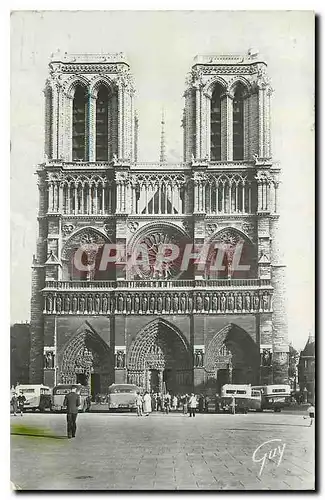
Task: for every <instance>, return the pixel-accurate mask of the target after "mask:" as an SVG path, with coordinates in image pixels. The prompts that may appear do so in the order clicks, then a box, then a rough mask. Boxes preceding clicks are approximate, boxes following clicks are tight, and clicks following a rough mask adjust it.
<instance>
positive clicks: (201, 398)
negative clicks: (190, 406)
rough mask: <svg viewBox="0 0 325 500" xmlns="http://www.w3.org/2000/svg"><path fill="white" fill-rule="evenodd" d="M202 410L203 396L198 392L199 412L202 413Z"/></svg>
mask: <svg viewBox="0 0 325 500" xmlns="http://www.w3.org/2000/svg"><path fill="white" fill-rule="evenodd" d="M203 410H204V397H203V394H200V397H199V412H200V413H203Z"/></svg>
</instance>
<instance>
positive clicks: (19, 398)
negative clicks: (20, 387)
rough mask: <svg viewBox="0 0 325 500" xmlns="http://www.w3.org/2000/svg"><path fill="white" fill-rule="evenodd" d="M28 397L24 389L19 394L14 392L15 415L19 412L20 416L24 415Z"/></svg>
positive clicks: (12, 399) (13, 407)
mask: <svg viewBox="0 0 325 500" xmlns="http://www.w3.org/2000/svg"><path fill="white" fill-rule="evenodd" d="M25 402H26V398H25V396H24V393H23V391H20V392H19V394H17V393H16V392H14V393H13V395H12V397H11V401H10V403H11V406H12V411H13V414H14V416H16V415H17V412H19V413H20V416H21V417H22V416H23V413H24V406H25Z"/></svg>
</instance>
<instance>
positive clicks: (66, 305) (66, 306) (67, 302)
mask: <svg viewBox="0 0 325 500" xmlns="http://www.w3.org/2000/svg"><path fill="white" fill-rule="evenodd" d="M64 310H65V312H70V297H69V295H67V296H66V297H65V300H64Z"/></svg>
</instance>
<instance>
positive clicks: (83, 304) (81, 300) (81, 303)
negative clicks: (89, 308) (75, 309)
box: [79, 295, 85, 313]
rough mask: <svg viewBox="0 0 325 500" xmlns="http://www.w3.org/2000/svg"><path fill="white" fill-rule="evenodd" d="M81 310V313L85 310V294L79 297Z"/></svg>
mask: <svg viewBox="0 0 325 500" xmlns="http://www.w3.org/2000/svg"><path fill="white" fill-rule="evenodd" d="M79 311H80V312H81V313H84V312H85V297H84V296H83V295H81V297H80V299H79Z"/></svg>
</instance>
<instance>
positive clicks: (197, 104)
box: [195, 86, 202, 158]
mask: <svg viewBox="0 0 325 500" xmlns="http://www.w3.org/2000/svg"><path fill="white" fill-rule="evenodd" d="M195 109H196V117H195V127H196V144H195V150H196V155H195V156H196V158H201V135H202V131H201V113H202V110H201V91H200V88H199V86H198V87H197V88H196V89H195Z"/></svg>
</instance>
